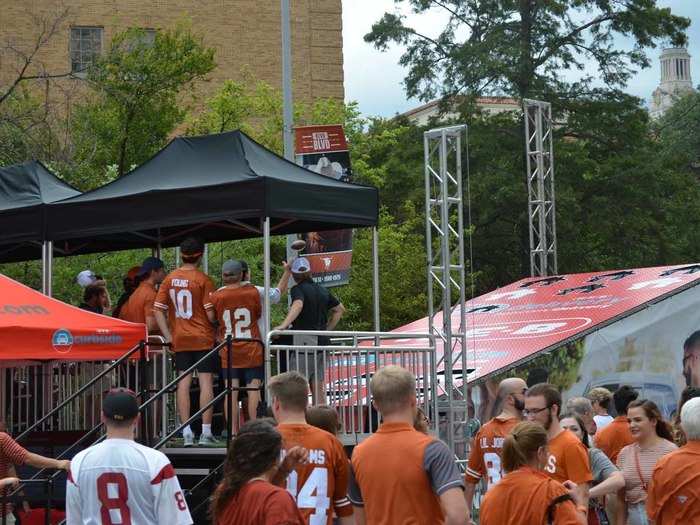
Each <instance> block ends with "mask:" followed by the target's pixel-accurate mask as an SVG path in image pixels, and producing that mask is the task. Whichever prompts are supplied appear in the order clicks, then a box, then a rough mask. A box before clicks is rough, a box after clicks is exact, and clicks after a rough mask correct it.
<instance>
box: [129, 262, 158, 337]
mask: <svg viewBox="0 0 700 525" xmlns="http://www.w3.org/2000/svg"><path fill="white" fill-rule="evenodd" d="M136 277H137V279H138V280H139V285H138V287H137V288H136V290H134V292H133V293H132V294H131V296H130V297H129V299H128V300H127V301H126V303H124V306H122V307H121V310H120V311H119V319H123V320H124V321H131V322H132V323H143V324H145V325H146V327H147V328H148V333H149V334H150V335H153V334H156V333H158V323H156V318H155V315H154V314H153V303H154V302H155V300H156V286H158V285H159V284H160V283H162V282H163V279H165V265H164V264H163V261H161V260H160V259H158V258H157V257H147V258H146V259H144V261H143V264H142V265H141V268H140V269H139V270H138V272H137V273H136Z"/></svg>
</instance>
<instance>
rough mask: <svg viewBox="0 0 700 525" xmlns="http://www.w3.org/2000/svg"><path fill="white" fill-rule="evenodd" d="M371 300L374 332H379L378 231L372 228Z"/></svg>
mask: <svg viewBox="0 0 700 525" xmlns="http://www.w3.org/2000/svg"><path fill="white" fill-rule="evenodd" d="M372 298H373V307H374V331H375V332H381V329H380V327H379V326H380V318H379V230H378V229H377V227H376V226H375V227H374V228H372Z"/></svg>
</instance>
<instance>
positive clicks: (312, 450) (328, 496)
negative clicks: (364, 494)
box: [277, 423, 352, 525]
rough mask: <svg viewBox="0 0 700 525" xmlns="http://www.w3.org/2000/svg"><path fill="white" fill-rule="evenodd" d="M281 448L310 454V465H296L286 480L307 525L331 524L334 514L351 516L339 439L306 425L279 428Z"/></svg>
mask: <svg viewBox="0 0 700 525" xmlns="http://www.w3.org/2000/svg"><path fill="white" fill-rule="evenodd" d="M277 429H278V430H279V431H280V434H282V440H283V442H284V448H285V449H289V448H291V447H294V446H297V445H299V446H302V447H304V448H306V449H307V450H308V451H309V461H308V462H307V463H306V464H304V465H299V466H298V467H297V468H296V469H295V470H294V471H293V472H292V473H291V474H290V475H289V477H287V490H288V491H289V493H290V494H291V495H292V496H294V499H296V502H297V507H299V510H300V511H301V513H302V515H303V516H304V519H305V520H306V523H307V524H309V525H317V524H324V523H325V524H326V525H331V524H332V523H333V511H335V513H336V514H337V515H338V516H340V517H344V516H350V515H352V505H351V503H350V500H348V498H347V491H348V458H347V456H346V455H345V451H344V450H343V445H341V443H340V441H338V438H336V437H335V436H334V435H333V434H329V433H328V432H326V431H325V430H321V429H320V428H316V427H312V426H311V425H307V424H287V423H282V424H280V425H279V426H278V427H277Z"/></svg>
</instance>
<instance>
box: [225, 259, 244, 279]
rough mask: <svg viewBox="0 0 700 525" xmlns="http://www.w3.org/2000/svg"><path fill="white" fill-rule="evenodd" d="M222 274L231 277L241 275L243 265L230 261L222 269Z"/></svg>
mask: <svg viewBox="0 0 700 525" xmlns="http://www.w3.org/2000/svg"><path fill="white" fill-rule="evenodd" d="M221 273H222V274H224V275H230V276H236V275H241V274H242V273H243V264H241V261H238V260H235V259H229V260H228V261H226V262H225V263H224V265H223V266H222V267H221Z"/></svg>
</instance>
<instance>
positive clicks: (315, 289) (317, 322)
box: [289, 279, 340, 330]
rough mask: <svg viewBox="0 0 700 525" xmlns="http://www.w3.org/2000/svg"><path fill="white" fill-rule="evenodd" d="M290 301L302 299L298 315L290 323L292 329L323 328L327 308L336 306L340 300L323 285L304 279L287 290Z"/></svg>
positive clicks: (324, 327)
mask: <svg viewBox="0 0 700 525" xmlns="http://www.w3.org/2000/svg"><path fill="white" fill-rule="evenodd" d="M289 293H290V294H291V296H292V302H294V301H297V300H299V301H303V303H304V308H302V310H301V313H300V314H299V317H297V318H296V319H295V320H294V322H293V323H292V327H291V328H292V330H325V329H326V325H327V324H328V310H329V309H331V308H333V307H335V306H338V305H339V304H340V301H338V299H336V298H335V297H333V295H332V294H331V293H330V292H329V291H328V290H327V289H326V288H324V287H323V286H321V285H318V284H316V283H315V282H313V281H312V280H311V279H306V280H304V281H302V282H300V283H299V284H297V285H296V286H294V287H292V289H291V290H290V292H289Z"/></svg>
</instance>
